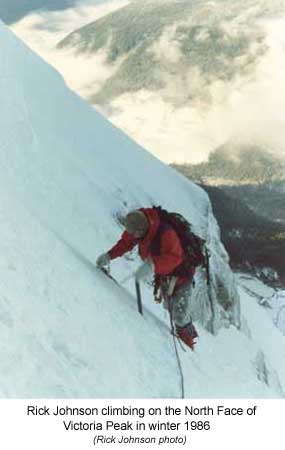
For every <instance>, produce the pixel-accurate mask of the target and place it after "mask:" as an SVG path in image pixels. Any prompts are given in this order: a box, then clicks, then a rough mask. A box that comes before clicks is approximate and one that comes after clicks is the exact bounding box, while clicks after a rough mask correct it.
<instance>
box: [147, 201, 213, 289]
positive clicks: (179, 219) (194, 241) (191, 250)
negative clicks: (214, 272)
mask: <svg viewBox="0 0 285 450" xmlns="http://www.w3.org/2000/svg"><path fill="white" fill-rule="evenodd" d="M154 209H155V210H156V211H157V213H158V215H159V218H160V226H159V228H158V231H157V233H156V235H155V236H154V238H153V241H152V244H151V251H152V252H153V253H154V254H159V253H160V248H161V236H162V234H163V232H164V231H165V230H166V229H167V228H173V229H174V230H175V232H176V233H177V235H178V237H179V239H180V242H181V245H182V247H183V250H184V251H185V253H186V258H185V260H184V261H183V263H182V264H181V265H180V266H179V267H177V268H176V269H175V271H174V272H173V275H177V276H187V275H188V274H190V273H192V271H193V267H198V266H202V267H203V268H205V269H206V272H207V281H209V252H208V249H207V247H206V241H205V240H204V239H202V238H200V237H199V236H197V235H196V234H195V233H193V231H192V230H191V224H190V223H189V222H188V221H187V220H186V219H185V218H184V217H183V216H182V215H181V214H179V213H174V212H168V211H166V210H165V209H162V208H161V207H160V206H156V207H154Z"/></svg>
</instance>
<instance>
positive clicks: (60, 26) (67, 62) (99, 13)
mask: <svg viewBox="0 0 285 450" xmlns="http://www.w3.org/2000/svg"><path fill="white" fill-rule="evenodd" d="M128 3H129V0H105V1H104V2H102V1H101V2H100V3H98V0H88V1H87V0H85V2H84V4H82V5H79V6H77V7H74V8H69V9H66V10H65V11H56V12H38V13H34V14H30V15H28V16H26V17H25V18H23V19H22V20H20V21H19V22H17V23H16V24H14V25H13V26H11V28H12V30H13V31H14V33H15V34H17V35H18V36H19V37H20V38H21V39H22V40H23V41H24V42H25V43H26V44H27V45H28V46H29V47H30V48H32V50H34V51H35V52H36V53H38V54H39V55H40V56H41V57H42V58H44V59H45V60H46V61H47V62H48V63H49V64H51V65H53V66H54V67H55V68H56V69H57V70H58V71H59V72H60V73H61V74H62V75H63V77H64V79H65V81H66V83H67V84H68V85H69V86H70V87H71V88H72V89H74V90H75V91H77V92H78V93H79V94H80V95H82V96H83V97H85V96H88V93H89V90H90V85H92V89H93V90H94V89H95V90H96V86H98V89H99V87H100V86H101V85H102V83H103V82H104V81H105V80H106V78H107V77H109V76H110V75H111V74H112V73H113V72H114V71H115V70H116V69H117V66H114V67H113V68H112V70H111V69H110V67H107V66H106V64H105V52H104V50H103V51H100V52H98V53H97V54H96V55H94V56H92V57H90V56H88V57H87V56H85V55H82V56H80V55H75V54H74V53H73V51H72V50H58V49H56V48H55V47H56V45H57V44H58V42H59V41H61V40H62V39H63V38H64V37H65V36H66V35H68V34H69V33H71V32H72V31H74V30H75V29H78V28H80V27H82V26H84V25H86V24H88V23H90V22H92V21H95V20H97V19H99V18H100V17H103V16H105V15H106V14H108V13H110V12H113V11H115V10H117V9H119V8H121V7H123V6H125V5H127V4H128ZM119 63H120V62H118V64H119Z"/></svg>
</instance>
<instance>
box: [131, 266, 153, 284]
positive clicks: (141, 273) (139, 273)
mask: <svg viewBox="0 0 285 450" xmlns="http://www.w3.org/2000/svg"><path fill="white" fill-rule="evenodd" d="M151 271H152V265H151V264H150V263H149V262H144V263H143V264H142V265H141V266H140V267H139V268H138V269H137V270H136V272H135V279H136V281H141V280H143V279H144V278H146V277H147V276H148V275H149V274H150V273H151Z"/></svg>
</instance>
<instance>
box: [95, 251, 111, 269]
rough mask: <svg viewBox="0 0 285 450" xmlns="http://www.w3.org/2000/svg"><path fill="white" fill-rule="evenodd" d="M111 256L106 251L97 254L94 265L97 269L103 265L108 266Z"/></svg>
mask: <svg viewBox="0 0 285 450" xmlns="http://www.w3.org/2000/svg"><path fill="white" fill-rule="evenodd" d="M110 261H111V258H110V256H109V254H108V253H103V254H102V255H100V256H98V258H97V261H96V265H97V267H98V268H99V269H103V268H104V267H105V266H108V265H109V264H110Z"/></svg>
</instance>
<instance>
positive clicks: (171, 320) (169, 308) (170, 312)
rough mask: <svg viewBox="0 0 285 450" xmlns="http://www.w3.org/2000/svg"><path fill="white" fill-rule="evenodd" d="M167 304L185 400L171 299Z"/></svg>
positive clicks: (168, 299)
mask: <svg viewBox="0 0 285 450" xmlns="http://www.w3.org/2000/svg"><path fill="white" fill-rule="evenodd" d="M167 302H168V310H169V320H170V327H171V333H172V338H173V344H174V350H175V354H176V359H177V365H178V370H179V373H180V379H181V398H182V399H184V398H185V392H184V375H183V370H182V365H181V361H180V358H179V353H178V349H177V342H176V334H175V329H174V324H173V315H172V304H171V301H170V298H169V297H167ZM183 350H184V349H183Z"/></svg>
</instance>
